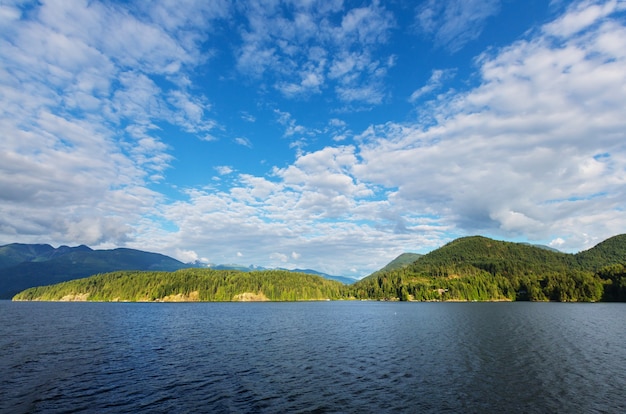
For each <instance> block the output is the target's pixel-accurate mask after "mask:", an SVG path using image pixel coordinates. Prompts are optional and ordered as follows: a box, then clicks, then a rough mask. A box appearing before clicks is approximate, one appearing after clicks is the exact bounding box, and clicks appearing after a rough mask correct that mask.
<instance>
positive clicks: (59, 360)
mask: <svg viewBox="0 0 626 414" xmlns="http://www.w3.org/2000/svg"><path fill="white" fill-rule="evenodd" d="M0 375H1V380H0V412H2V413H5V412H6V413H22V412H23V413H26V412H29V413H36V412H45V413H54V412H99V413H100V412H111V413H120V412H133V413H136V412H146V413H158V412H163V413H187V412H189V413H195V412H251V413H254V412H268V413H274V412H319V413H322V412H365V413H368V412H370V413H381V412H455V413H456V412H463V413H468V412H477V413H484V412H519V413H534V412H536V413H557V412H562V413H589V412H607V413H619V412H626V304H556V303H378V302H317V303H190V304H138V303H116V304H114V303H109V304H107V303H12V302H7V301H0Z"/></svg>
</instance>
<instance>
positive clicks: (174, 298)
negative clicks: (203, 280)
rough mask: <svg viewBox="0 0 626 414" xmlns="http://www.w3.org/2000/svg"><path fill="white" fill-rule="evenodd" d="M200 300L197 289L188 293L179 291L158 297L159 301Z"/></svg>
mask: <svg viewBox="0 0 626 414" xmlns="http://www.w3.org/2000/svg"><path fill="white" fill-rule="evenodd" d="M199 300H200V293H199V292H198V291H197V290H194V291H193V292H189V294H188V295H185V294H183V293H179V294H177V295H168V296H165V297H164V298H162V299H160V300H159V302H198V301H199Z"/></svg>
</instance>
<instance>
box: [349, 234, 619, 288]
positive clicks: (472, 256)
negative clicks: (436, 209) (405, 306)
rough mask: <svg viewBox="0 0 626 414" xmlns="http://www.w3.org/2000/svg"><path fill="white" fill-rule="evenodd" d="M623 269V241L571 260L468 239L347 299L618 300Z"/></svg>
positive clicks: (377, 276)
mask: <svg viewBox="0 0 626 414" xmlns="http://www.w3.org/2000/svg"><path fill="white" fill-rule="evenodd" d="M625 263H626V236H624V235H622V236H616V237H613V238H611V239H608V240H606V241H605V242H603V243H600V244H599V245H597V246H596V247H594V248H592V249H590V250H587V251H585V252H581V253H578V254H576V255H573V254H566V253H560V252H556V251H551V250H548V249H545V248H541V247H537V246H532V245H528V244H523V243H510V242H503V241H497V240H492V239H489V238H486V237H481V236H473V237H464V238H460V239H457V240H454V241H452V242H450V243H448V244H446V245H445V246H443V247H441V248H439V249H437V250H435V251H433V252H431V253H429V254H427V255H424V256H423V257H421V258H420V259H419V260H416V261H414V262H413V263H412V264H410V265H409V266H406V267H403V268H399V269H394V270H390V271H384V272H383V271H381V272H376V273H374V274H372V275H371V276H368V277H366V278H364V279H363V280H361V281H359V282H357V283H355V284H354V286H353V289H354V290H353V292H352V293H353V294H354V296H355V297H356V298H360V299H361V298H362V299H366V298H367V299H379V300H380V299H383V300H556V301H598V300H620V299H619V298H620V297H621V295H622V290H621V289H622V288H621V287H620V286H621V285H620V284H621V283H622V282H624V283H626V279H621V276H620V274H621V273H620V267H619V266H622V265H624V264H625ZM607 266H609V267H610V266H613V268H611V269H612V270H610V271H609V270H607V269H609V268H607Z"/></svg>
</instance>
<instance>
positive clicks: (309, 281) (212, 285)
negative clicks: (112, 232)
mask: <svg viewBox="0 0 626 414" xmlns="http://www.w3.org/2000/svg"><path fill="white" fill-rule="evenodd" d="M343 287H344V285H342V284H341V283H339V282H336V281H332V280H327V279H324V278H322V277H319V276H314V275H309V274H304V273H293V272H289V271H283V270H266V271H255V272H242V271H237V270H212V269H181V270H177V271H175V272H151V271H122V272H112V273H106V274H99V275H95V276H92V277H89V278H84V279H77V280H72V281H69V282H63V283H59V284H56V285H51V286H42V287H34V288H30V289H27V290H25V291H23V292H20V293H19V294H17V295H16V296H15V297H14V298H13V299H14V300H44V301H58V300H88V301H131V302H137V301H149V302H151V301H168V300H171V301H176V300H182V301H211V302H213V301H218V302H221V301H239V300H271V301H297V300H302V301H304V300H325V299H340V298H342V297H343V294H344V292H343Z"/></svg>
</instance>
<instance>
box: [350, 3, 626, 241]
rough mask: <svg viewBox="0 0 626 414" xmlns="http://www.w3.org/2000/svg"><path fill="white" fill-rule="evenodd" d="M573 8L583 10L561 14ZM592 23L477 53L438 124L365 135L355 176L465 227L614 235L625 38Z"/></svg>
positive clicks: (619, 216)
mask: <svg viewBox="0 0 626 414" xmlns="http://www.w3.org/2000/svg"><path fill="white" fill-rule="evenodd" d="M587 7H589V8H595V7H596V6H595V5H593V4H591V5H589V4H587ZM571 13H573V15H574V16H578V15H581V14H583V15H584V14H585V11H584V10H581V8H580V6H576V7H574V8H573V10H572V11H570V14H568V15H566V16H565V17H563V18H561V19H559V20H558V21H568V18H567V16H570V15H571ZM592 14H593V15H594V16H595V15H597V13H592ZM605 15H606V13H605ZM596 24H597V27H596V28H595V30H588V31H584V32H580V31H579V30H576V31H571V30H569V31H567V33H569V34H572V33H574V35H572V36H570V37H568V38H567V39H560V40H558V41H555V40H554V39H553V38H552V37H551V36H550V35H548V34H552V33H553V32H554V31H553V30H552V29H551V28H552V27H553V26H552V24H551V25H548V26H546V27H547V28H550V30H548V29H546V30H544V31H543V33H545V34H540V35H537V36H535V37H533V38H531V39H528V40H523V41H519V42H516V43H514V44H513V45H511V46H510V47H507V48H505V49H502V50H500V51H498V52H497V53H495V54H490V55H484V56H482V57H481V58H480V59H479V60H478V61H479V62H480V64H481V74H482V82H481V84H480V85H479V86H478V87H476V88H474V89H472V90H470V91H468V92H467V93H465V94H462V95H457V96H455V97H454V98H453V100H452V101H450V102H445V104H443V105H441V106H440V107H439V108H436V111H438V119H439V123H438V124H437V125H435V126H421V125H419V124H414V125H397V124H393V123H390V124H387V125H381V126H378V127H376V128H373V129H372V130H370V131H368V133H367V134H364V135H363V142H364V143H363V145H362V147H361V148H360V149H361V151H360V153H359V155H360V156H361V157H362V158H363V162H362V163H360V164H359V165H358V166H356V167H355V175H356V177H358V178H360V179H361V180H363V181H364V182H375V183H380V184H383V185H385V186H388V187H394V188H397V189H398V190H397V192H395V193H394V195H393V199H394V200H395V202H397V203H401V204H403V205H404V206H405V209H409V208H413V209H414V211H436V212H437V215H439V216H441V217H442V218H445V221H449V222H452V223H454V224H455V226H456V227H457V228H462V229H464V231H467V232H472V231H475V232H489V233H492V234H498V235H504V236H507V237H511V236H515V235H522V234H523V235H525V236H527V237H530V238H534V239H539V240H541V239H544V240H545V239H548V240H549V239H550V238H551V236H552V235H555V234H558V235H560V237H561V238H562V239H564V240H570V239H571V240H572V241H574V240H576V241H575V242H573V243H571V244H570V243H568V242H564V243H561V246H562V247H564V248H567V247H569V246H573V245H574V244H577V243H580V241H581V238H580V237H578V236H577V235H579V234H581V233H585V234H594V235H596V240H598V239H602V238H603V237H608V236H611V235H613V234H614V233H615V231H616V229H619V228H623V227H624V225H625V224H626V221H625V220H626V218H625V217H624V213H623V208H622V207H621V206H623V205H624V202H625V201H626V200H625V199H624V192H623V191H622V190H620V188H623V185H624V183H625V180H626V175H625V174H624V164H623V162H624V150H625V149H626V147H625V146H624V142H626V139H625V138H626V137H625V136H624V132H623V131H625V130H626V129H625V128H626V124H625V122H626V116H625V114H624V107H625V105H626V93H624V92H625V91H624V88H623V85H624V84H626V70H624V68H625V67H626V66H625V63H626V61H625V59H626V52H625V51H626V43H624V37H623V36H624V34H626V33H625V32H624V27H623V26H621V25H616V24H615V22H613V21H611V20H610V19H605V20H600V21H598V22H597V23H596ZM609 39H610V40H609ZM599 154H602V155H601V156H599ZM420 177H428V178H427V179H420ZM599 212H602V213H599ZM598 214H601V215H603V216H604V217H605V219H604V220H602V221H600V222H596V221H595V220H593V221H592V220H591V217H595V218H596V219H597V215H598ZM592 222H593V223H595V224H594V225H591V223H592ZM598 223H603V224H598ZM591 227H593V228H591ZM591 242H592V239H587V243H591ZM579 246H580V245H579ZM585 247H589V245H588V244H585Z"/></svg>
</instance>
